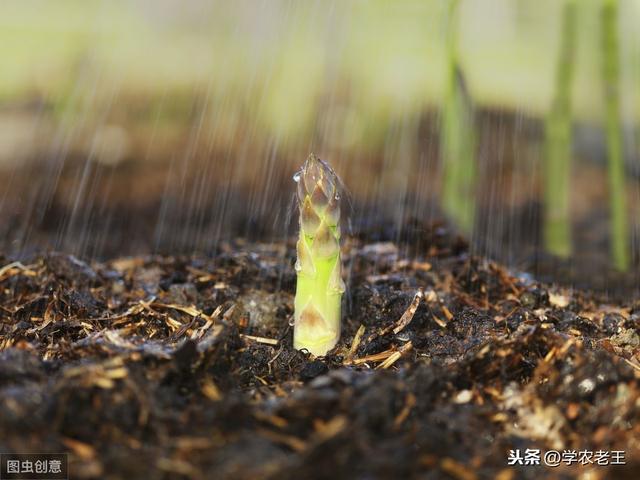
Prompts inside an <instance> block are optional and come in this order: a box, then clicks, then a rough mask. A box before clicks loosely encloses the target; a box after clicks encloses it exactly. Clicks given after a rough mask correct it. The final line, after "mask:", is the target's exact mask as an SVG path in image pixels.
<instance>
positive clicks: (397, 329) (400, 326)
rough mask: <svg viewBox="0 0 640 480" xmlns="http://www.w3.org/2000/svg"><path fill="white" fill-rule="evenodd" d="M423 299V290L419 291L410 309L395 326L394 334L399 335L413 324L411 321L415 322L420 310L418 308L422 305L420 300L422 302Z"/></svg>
mask: <svg viewBox="0 0 640 480" xmlns="http://www.w3.org/2000/svg"><path fill="white" fill-rule="evenodd" d="M423 297H424V291H423V290H422V289H420V290H418V291H417V292H416V294H415V295H414V297H413V300H412V301H411V304H410V305H409V308H407V310H406V311H405V312H404V313H403V314H402V316H401V317H400V320H398V321H397V322H396V324H395V326H394V327H393V333H394V334H396V335H397V334H398V333H400V332H401V331H402V330H404V328H405V327H406V326H407V325H409V324H410V323H411V320H413V317H414V315H415V314H416V310H418V306H419V305H420V300H422V298H423Z"/></svg>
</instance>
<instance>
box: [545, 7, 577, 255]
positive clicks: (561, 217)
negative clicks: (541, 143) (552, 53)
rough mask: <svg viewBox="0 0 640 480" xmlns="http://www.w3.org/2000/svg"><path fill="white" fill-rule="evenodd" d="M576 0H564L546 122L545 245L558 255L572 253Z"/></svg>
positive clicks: (548, 249)
mask: <svg viewBox="0 0 640 480" xmlns="http://www.w3.org/2000/svg"><path fill="white" fill-rule="evenodd" d="M576 13H577V4H576V0H565V3H564V7H563V14H562V32H561V35H560V51H559V55H558V58H557V62H556V65H557V67H556V73H555V92H554V97H553V101H552V104H551V110H550V111H549V114H548V116H547V119H546V122H545V141H546V145H545V146H546V151H545V158H544V164H543V168H544V171H543V175H544V216H545V217H544V245H545V249H546V250H547V251H548V252H550V253H552V254H554V255H557V256H559V257H568V256H569V255H571V248H572V241H571V209H570V207H571V205H570V200H571V199H570V195H569V193H570V190H571V167H572V161H571V160H572V158H571V153H572V142H573V131H572V130H573V122H572V118H571V95H572V86H573V77H574V70H575V50H576V25H577V23H576V22H577V18H576Z"/></svg>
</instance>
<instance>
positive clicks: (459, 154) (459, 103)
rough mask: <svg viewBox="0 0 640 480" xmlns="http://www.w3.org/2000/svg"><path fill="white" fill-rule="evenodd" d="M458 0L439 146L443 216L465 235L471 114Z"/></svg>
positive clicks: (471, 178) (451, 18)
mask: <svg viewBox="0 0 640 480" xmlns="http://www.w3.org/2000/svg"><path fill="white" fill-rule="evenodd" d="M458 4H459V1H458V0H450V2H449V8H448V9H447V14H448V22H447V66H446V68H447V72H446V75H447V78H446V94H445V103H444V108H443V112H442V129H441V137H440V143H441V146H442V149H443V154H442V157H443V192H442V197H443V198H442V202H443V206H444V210H445V212H446V213H447V214H448V215H449V216H451V218H453V220H454V221H455V222H456V223H457V224H458V226H459V227H460V228H461V229H462V231H464V232H465V233H471V230H472V228H473V223H474V216H475V180H476V165H475V157H474V151H475V132H474V129H473V111H472V108H471V105H470V103H471V102H470V99H469V96H468V94H467V92H466V90H465V88H464V81H463V77H462V73H461V69H460V61H459V58H458V44H457V30H458V29H457V11H458Z"/></svg>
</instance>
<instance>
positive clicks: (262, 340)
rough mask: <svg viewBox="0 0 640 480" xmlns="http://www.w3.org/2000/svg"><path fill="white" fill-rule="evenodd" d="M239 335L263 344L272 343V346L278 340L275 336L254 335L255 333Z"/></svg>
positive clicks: (276, 343)
mask: <svg viewBox="0 0 640 480" xmlns="http://www.w3.org/2000/svg"><path fill="white" fill-rule="evenodd" d="M240 336H241V337H242V338H246V339H247V340H252V341H254V342H258V343H263V344H265V345H273V346H275V345H278V340H276V339H275V338H267V337H256V336H255V335H247V334H245V333H241V334H240Z"/></svg>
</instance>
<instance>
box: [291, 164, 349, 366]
mask: <svg viewBox="0 0 640 480" xmlns="http://www.w3.org/2000/svg"><path fill="white" fill-rule="evenodd" d="M294 179H295V181H296V183H297V184H298V185H297V188H298V195H297V196H298V207H299V210H300V234H299V237H298V243H297V254H298V259H297V261H296V267H295V268H296V272H297V277H298V278H297V286H296V298H295V313H294V319H295V323H294V330H293V346H294V348H296V349H299V350H302V349H306V350H308V351H309V352H311V353H312V354H314V355H317V356H321V355H324V354H326V353H327V352H328V351H329V350H331V349H332V348H333V347H334V346H335V345H336V343H337V342H338V339H339V338H340V306H341V301H342V294H343V293H344V290H345V288H344V283H343V281H342V274H341V270H342V264H341V261H340V192H339V181H338V177H337V175H336V174H335V172H334V171H333V170H332V168H331V167H330V166H329V165H328V164H327V163H326V162H324V161H322V160H320V159H319V158H317V157H316V156H315V155H313V154H311V155H309V158H307V160H306V162H305V163H304V165H303V166H302V169H301V170H300V171H299V172H298V173H297V174H296V175H295V176H294Z"/></svg>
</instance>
